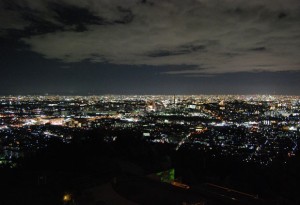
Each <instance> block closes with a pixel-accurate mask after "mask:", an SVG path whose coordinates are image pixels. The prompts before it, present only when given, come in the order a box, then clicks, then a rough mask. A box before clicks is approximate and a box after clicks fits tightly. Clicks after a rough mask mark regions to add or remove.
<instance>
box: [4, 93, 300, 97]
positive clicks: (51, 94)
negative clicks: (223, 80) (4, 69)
mask: <svg viewBox="0 0 300 205" xmlns="http://www.w3.org/2000/svg"><path fill="white" fill-rule="evenodd" d="M0 96H1V97H9V96H11V97H18V96H50V97H51V96H71V97H77V96H86V97H92V96H295V97H300V95H286V94H268V93H265V94H174V93H173V94H113V93H111V94H62V93H61V94H57V93H43V94H42V93H40V94H39V93H35V94H7V95H2V94H0Z"/></svg>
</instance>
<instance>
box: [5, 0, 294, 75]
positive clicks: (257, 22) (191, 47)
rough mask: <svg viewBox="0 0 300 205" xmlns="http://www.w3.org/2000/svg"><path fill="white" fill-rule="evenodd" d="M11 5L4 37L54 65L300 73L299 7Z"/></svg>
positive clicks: (232, 1) (286, 3) (108, 2)
mask: <svg viewBox="0 0 300 205" xmlns="http://www.w3.org/2000/svg"><path fill="white" fill-rule="evenodd" d="M13 2H14V3H11V1H2V2H1V10H2V11H1V15H2V16H3V17H5V18H2V17H1V18H0V19H1V20H0V24H1V26H0V28H1V35H2V36H5V35H8V34H10V33H11V32H13V31H14V32H16V31H19V33H21V34H20V35H19V37H18V38H19V39H20V40H21V41H22V42H24V43H26V44H27V45H28V46H29V48H30V49H31V50H32V51H34V52H37V53H40V54H42V55H43V56H44V57H45V58H49V59H59V60H61V61H64V62H66V63H68V62H81V61H85V60H88V61H91V62H96V63H97V62H106V63H112V64H126V65H152V66H169V67H172V66H178V65H180V66H182V70H178V69H176V70H175V69H174V71H169V72H168V74H181V75H199V74H201V75H202V74H204V75H205V74H207V75H211V74H218V73H230V72H231V73H232V72H244V71H245V72H249V71H250V72H257V71H293V70H300V27H299V25H300V12H299V10H300V1H298V0H264V1H261V0H252V1H243V0H239V1H238V0H222V1H221V0H198V1H197V0H186V1H182V0H173V1H171V0H168V1H167V0H166V1H161V0H160V1H159V0H153V1H133V0H102V1H98V0H76V1H74V0H60V1H45V0H35V1H33V0H27V1H26V0H23V1H21V0H20V1H18V0H16V1H13ZM22 34H23V35H22Z"/></svg>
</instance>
